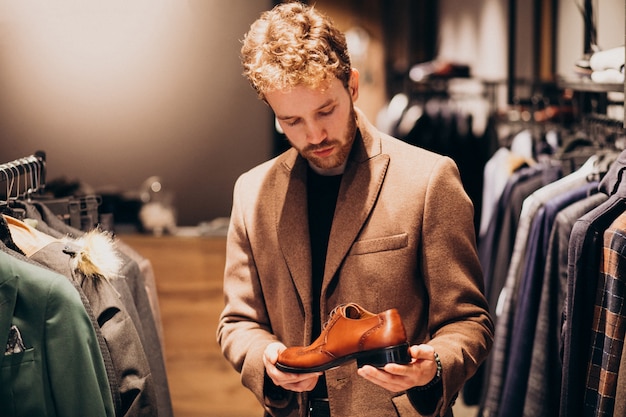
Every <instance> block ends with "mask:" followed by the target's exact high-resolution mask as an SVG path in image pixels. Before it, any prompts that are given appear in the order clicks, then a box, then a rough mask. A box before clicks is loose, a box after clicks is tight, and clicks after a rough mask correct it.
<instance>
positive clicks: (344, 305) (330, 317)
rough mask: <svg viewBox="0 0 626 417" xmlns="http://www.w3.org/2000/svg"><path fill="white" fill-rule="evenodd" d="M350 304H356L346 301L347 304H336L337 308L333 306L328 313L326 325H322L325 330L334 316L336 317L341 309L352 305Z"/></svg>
mask: <svg viewBox="0 0 626 417" xmlns="http://www.w3.org/2000/svg"><path fill="white" fill-rule="evenodd" d="M350 306H354V304H352V303H345V304H339V305H337V306H335V308H333V309H332V310H331V311H330V314H329V315H328V320H326V321H325V322H324V325H323V326H322V330H324V329H325V328H326V326H328V324H329V323H330V322H331V321H332V320H333V317H335V315H336V314H339V311H340V310H342V309H344V308H346V307H350Z"/></svg>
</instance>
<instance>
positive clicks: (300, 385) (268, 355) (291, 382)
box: [263, 342, 322, 392]
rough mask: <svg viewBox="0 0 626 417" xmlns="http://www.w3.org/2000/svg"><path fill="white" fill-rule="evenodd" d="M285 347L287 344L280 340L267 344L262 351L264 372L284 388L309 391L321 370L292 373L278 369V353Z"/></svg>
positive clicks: (313, 386)
mask: <svg viewBox="0 0 626 417" xmlns="http://www.w3.org/2000/svg"><path fill="white" fill-rule="evenodd" d="M285 349H287V346H285V345H283V344H282V343H280V342H274V343H270V344H269V345H267V347H266V348H265V352H263V364H264V365H265V372H267V375H268V376H269V377H270V378H271V379H272V382H274V384H276V385H277V386H279V387H283V388H284V389H286V390H289V391H295V392H304V391H311V390H312V389H313V388H315V385H316V384H317V379H318V378H319V377H320V376H321V375H322V372H311V373H304V374H292V373H286V372H282V371H279V370H278V368H276V366H275V364H276V361H277V360H278V355H279V353H280V352H282V351H283V350H285Z"/></svg>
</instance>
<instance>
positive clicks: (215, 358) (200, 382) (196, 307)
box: [121, 235, 476, 417]
mask: <svg viewBox="0 0 626 417" xmlns="http://www.w3.org/2000/svg"><path fill="white" fill-rule="evenodd" d="M121 239H122V240H123V241H124V242H126V243H127V244H129V245H130V246H131V247H133V249H135V250H136V251H137V252H139V253H140V254H141V255H143V256H145V257H146V258H148V259H149V260H150V261H151V263H152V266H153V269H154V272H155V276H156V284H157V292H158V296H159V306H160V309H161V316H162V317H161V319H162V324H163V333H164V339H165V348H164V349H165V361H166V368H167V373H168V381H169V386H170V393H171V397H172V403H173V406H174V415H175V417H255V416H258V417H261V416H262V415H263V411H262V408H261V406H260V405H259V404H258V402H257V400H256V398H255V397H254V396H253V395H252V393H251V392H250V391H248V390H247V389H245V388H244V387H243V386H242V385H241V382H240V380H239V374H238V373H237V372H235V370H234V369H233V368H232V367H231V366H230V364H229V363H228V362H226V360H225V359H224V357H223V356H222V354H221V351H220V349H219V346H218V345H217V342H216V338H215V332H216V327H217V321H218V318H219V314H220V312H221V310H222V306H223V296H222V279H223V272H224V261H225V239H224V238H222V237H214V238H213V237H211V238H199V237H174V236H163V237H152V236H144V235H124V236H121ZM454 413H455V416H456V417H473V416H476V410H475V409H474V408H468V407H464V406H463V404H462V401H457V405H456V406H455V408H454Z"/></svg>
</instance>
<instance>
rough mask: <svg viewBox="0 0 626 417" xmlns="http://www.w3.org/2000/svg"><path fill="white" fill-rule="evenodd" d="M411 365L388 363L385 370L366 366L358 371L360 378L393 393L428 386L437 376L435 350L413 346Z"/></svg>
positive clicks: (426, 346)
mask: <svg viewBox="0 0 626 417" xmlns="http://www.w3.org/2000/svg"><path fill="white" fill-rule="evenodd" d="M409 352H410V353H411V358H412V360H411V363H409V364H408V365H399V364H397V363H388V364H387V365H385V367H384V368H383V369H378V368H375V367H373V366H371V365H365V366H363V367H362V368H359V370H358V371H357V372H358V374H359V375H360V376H362V377H363V378H365V379H367V380H368V381H371V382H373V383H374V384H376V385H379V386H381V387H383V388H385V389H386V390H388V391H391V392H402V391H406V390H408V389H409V388H413V387H417V386H422V385H426V384H428V383H429V382H430V381H431V380H432V379H433V378H434V377H435V375H436V374H437V363H436V362H435V349H433V347H432V346H429V345H426V344H423V345H413V346H411V347H410V348H409Z"/></svg>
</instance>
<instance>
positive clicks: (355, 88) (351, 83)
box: [348, 68, 359, 101]
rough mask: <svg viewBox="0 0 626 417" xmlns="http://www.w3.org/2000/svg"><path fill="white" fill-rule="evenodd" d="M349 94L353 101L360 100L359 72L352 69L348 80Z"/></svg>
mask: <svg viewBox="0 0 626 417" xmlns="http://www.w3.org/2000/svg"><path fill="white" fill-rule="evenodd" d="M348 92H349V93H350V96H351V97H352V101H356V99H357V98H359V70H357V69H356V68H352V69H351V70H350V79H349V80H348Z"/></svg>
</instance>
